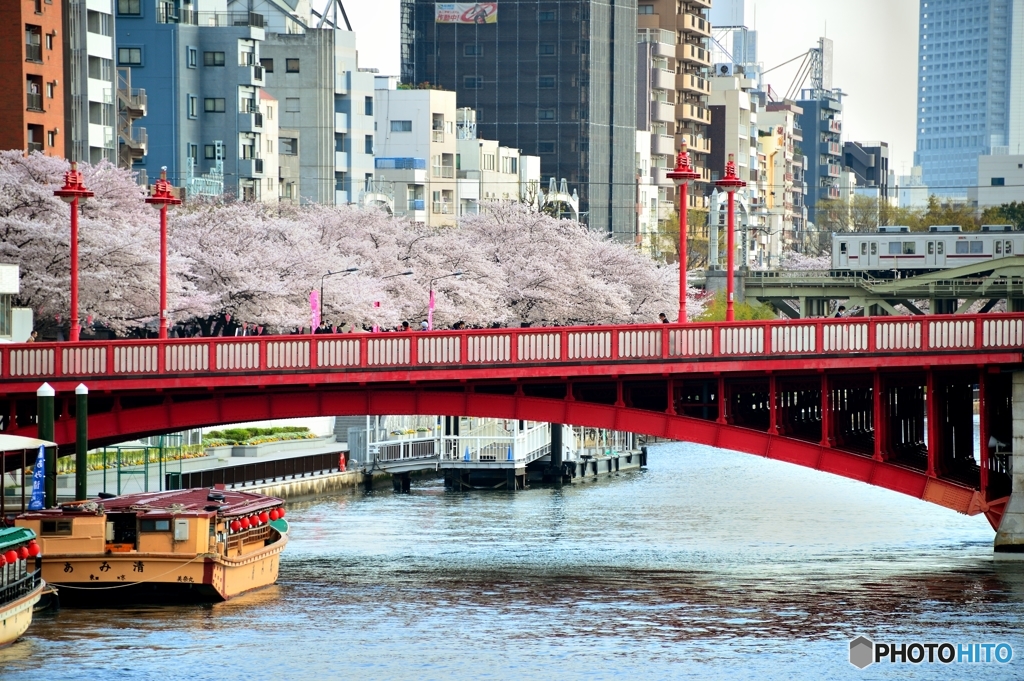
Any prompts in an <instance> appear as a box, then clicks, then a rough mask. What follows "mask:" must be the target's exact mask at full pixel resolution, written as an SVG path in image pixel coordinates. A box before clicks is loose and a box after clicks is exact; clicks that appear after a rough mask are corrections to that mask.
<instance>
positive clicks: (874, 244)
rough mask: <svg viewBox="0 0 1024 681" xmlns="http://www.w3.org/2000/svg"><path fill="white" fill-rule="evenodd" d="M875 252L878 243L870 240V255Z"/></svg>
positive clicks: (876, 251)
mask: <svg viewBox="0 0 1024 681" xmlns="http://www.w3.org/2000/svg"><path fill="white" fill-rule="evenodd" d="M877 253H878V243H877V242H875V241H872V242H871V255H875V254H877Z"/></svg>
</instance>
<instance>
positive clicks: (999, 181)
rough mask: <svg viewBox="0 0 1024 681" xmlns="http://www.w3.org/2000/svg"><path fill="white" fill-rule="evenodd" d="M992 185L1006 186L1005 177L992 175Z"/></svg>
mask: <svg viewBox="0 0 1024 681" xmlns="http://www.w3.org/2000/svg"><path fill="white" fill-rule="evenodd" d="M992 186H993V187H1005V186H1006V178H1005V177H993V178H992Z"/></svg>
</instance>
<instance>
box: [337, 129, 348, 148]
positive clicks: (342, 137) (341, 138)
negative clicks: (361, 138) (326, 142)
mask: <svg viewBox="0 0 1024 681" xmlns="http://www.w3.org/2000/svg"><path fill="white" fill-rule="evenodd" d="M334 150H335V151H341V152H345V151H347V150H348V135H346V134H345V133H343V132H336V133H334Z"/></svg>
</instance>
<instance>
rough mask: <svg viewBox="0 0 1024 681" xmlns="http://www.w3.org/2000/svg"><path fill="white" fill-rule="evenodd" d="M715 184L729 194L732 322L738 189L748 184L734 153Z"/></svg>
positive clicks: (728, 309)
mask: <svg viewBox="0 0 1024 681" xmlns="http://www.w3.org/2000/svg"><path fill="white" fill-rule="evenodd" d="M715 186H716V187H718V188H719V189H722V190H724V191H726V192H728V194H729V225H728V230H729V231H728V233H727V234H726V248H728V249H729V251H728V255H727V256H726V259H725V262H726V265H725V269H726V273H725V276H726V280H725V291H726V294H727V295H728V299H727V300H726V303H725V321H727V322H731V321H733V309H732V303H733V288H734V285H735V276H734V275H735V273H736V190H737V189H740V188H742V187H746V186H747V183H746V182H744V181H743V180H741V179H740V178H739V177H737V176H736V163H735V162H734V160H733V155H732V154H729V162H728V163H726V164H725V176H724V177H723V178H722V179H721V180H718V181H717V182H715Z"/></svg>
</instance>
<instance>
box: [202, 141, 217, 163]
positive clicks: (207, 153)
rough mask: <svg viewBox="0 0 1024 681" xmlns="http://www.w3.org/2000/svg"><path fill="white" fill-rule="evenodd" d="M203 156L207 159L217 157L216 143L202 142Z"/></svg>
mask: <svg viewBox="0 0 1024 681" xmlns="http://www.w3.org/2000/svg"><path fill="white" fill-rule="evenodd" d="M203 158H205V159H206V160H208V161H211V160H214V159H216V158H217V145H216V144H204V145H203Z"/></svg>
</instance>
